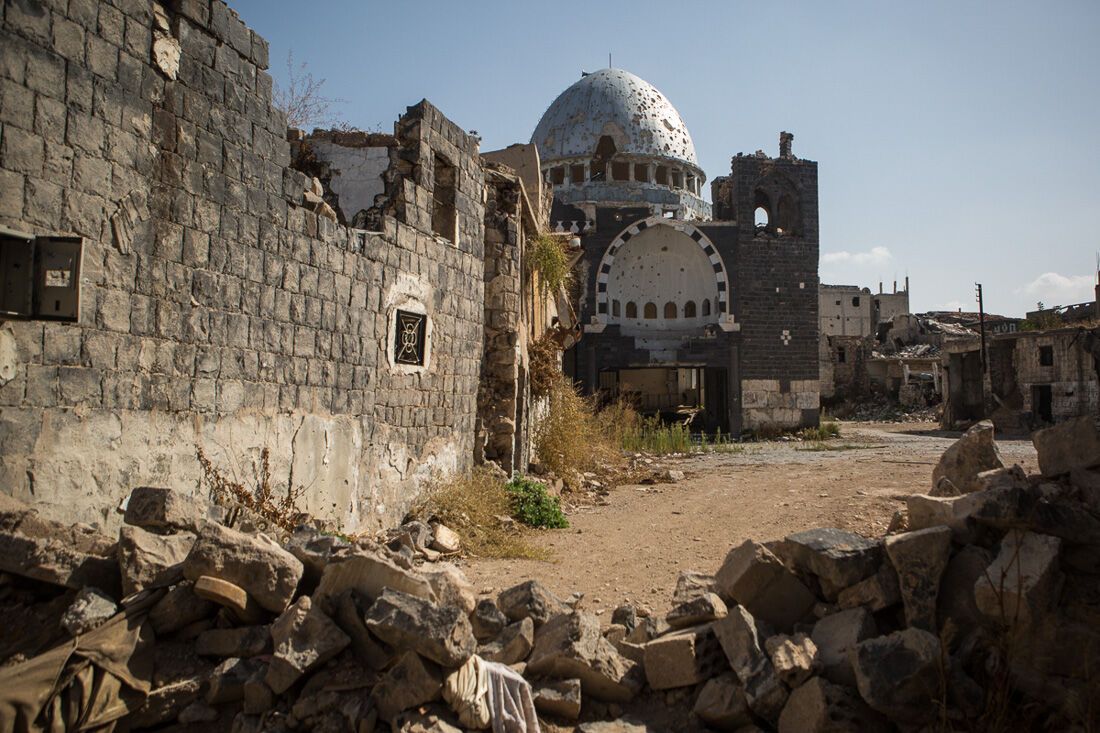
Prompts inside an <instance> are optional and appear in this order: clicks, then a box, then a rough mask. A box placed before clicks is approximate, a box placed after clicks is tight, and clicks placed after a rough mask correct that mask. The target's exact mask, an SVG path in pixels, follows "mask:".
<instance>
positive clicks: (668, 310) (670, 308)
mask: <svg viewBox="0 0 1100 733" xmlns="http://www.w3.org/2000/svg"><path fill="white" fill-rule="evenodd" d="M675 317H676V304H675V303H673V302H671V301H670V302H668V303H665V318H675Z"/></svg>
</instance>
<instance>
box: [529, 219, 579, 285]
mask: <svg viewBox="0 0 1100 733" xmlns="http://www.w3.org/2000/svg"><path fill="white" fill-rule="evenodd" d="M527 263H528V265H529V266H530V267H531V268H532V269H534V270H537V271H538V273H539V279H540V281H541V284H542V288H543V291H544V292H545V291H550V292H551V293H553V292H557V291H558V290H559V289H561V288H563V287H565V286H567V285H568V284H569V281H570V278H571V274H572V273H570V271H569V256H568V255H567V254H566V253H565V247H564V246H563V244H562V242H561V241H559V240H558V239H556V238H555V237H552V236H550V235H549V234H540V235H538V236H537V237H535V238H534V239H533V240H531V241H530V242H528V247H527Z"/></svg>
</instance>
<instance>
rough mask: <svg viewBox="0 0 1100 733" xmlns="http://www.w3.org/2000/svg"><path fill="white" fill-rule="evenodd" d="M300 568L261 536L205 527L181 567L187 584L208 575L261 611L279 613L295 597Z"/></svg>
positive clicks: (273, 543)
mask: <svg viewBox="0 0 1100 733" xmlns="http://www.w3.org/2000/svg"><path fill="white" fill-rule="evenodd" d="M302 572H303V567H302V563H301V561H300V560H298V558H296V557H294V556H293V555H291V554H290V553H289V552H287V551H286V550H284V549H283V548H282V547H280V546H279V545H278V543H276V542H275V541H274V540H272V539H270V538H269V537H267V536H266V535H263V534H251V535H250V534H245V533H243V532H238V531H237V530H235V529H230V528H228V527H223V526H221V525H220V524H214V523H208V524H206V525H205V526H204V527H203V529H202V531H201V533H200V534H199V538H198V539H197V540H196V541H195V544H194V545H193V546H192V547H191V552H190V553H188V555H187V559H186V560H184V563H183V574H184V576H185V577H186V578H187V579H188V580H198V579H199V578H200V577H201V576H203V575H207V576H211V577H214V578H219V579H221V580H225V581H227V582H230V583H233V584H234V585H237V586H240V587H241V588H243V589H244V590H245V591H246V592H247V593H248V595H249V596H250V597H252V598H254V599H255V600H256V603H258V604H259V605H260V606H261V607H263V608H265V609H267V610H268V611H272V612H273V613H282V611H283V610H284V609H285V608H286V607H287V605H288V604H289V603H290V600H291V598H293V597H294V592H295V590H297V588H298V581H299V580H301V579H302Z"/></svg>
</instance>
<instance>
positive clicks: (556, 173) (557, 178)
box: [550, 165, 565, 186]
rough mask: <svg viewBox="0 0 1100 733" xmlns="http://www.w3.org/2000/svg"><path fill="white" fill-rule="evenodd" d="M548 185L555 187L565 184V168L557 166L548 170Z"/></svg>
mask: <svg viewBox="0 0 1100 733" xmlns="http://www.w3.org/2000/svg"><path fill="white" fill-rule="evenodd" d="M550 183H551V184H553V185H555V186H560V185H562V184H563V183H565V166H561V165H559V166H557V167H556V168H551V169H550Z"/></svg>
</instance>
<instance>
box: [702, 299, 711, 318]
mask: <svg viewBox="0 0 1100 733" xmlns="http://www.w3.org/2000/svg"><path fill="white" fill-rule="evenodd" d="M703 315H704V316H709V315H710V298H707V299H705V300H704V301H703Z"/></svg>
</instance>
